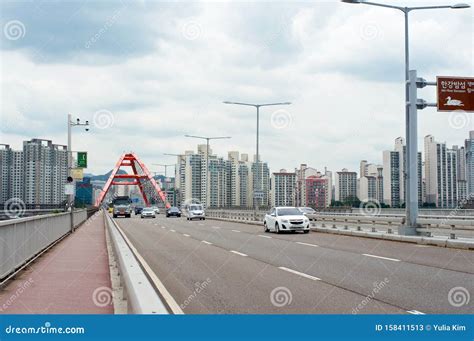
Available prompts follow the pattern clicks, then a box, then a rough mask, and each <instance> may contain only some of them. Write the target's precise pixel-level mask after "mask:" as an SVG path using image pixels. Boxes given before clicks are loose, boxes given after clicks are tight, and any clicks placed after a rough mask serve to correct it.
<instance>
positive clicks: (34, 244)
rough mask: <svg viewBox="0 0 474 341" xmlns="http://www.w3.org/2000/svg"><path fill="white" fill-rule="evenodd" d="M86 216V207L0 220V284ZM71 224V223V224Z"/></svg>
mask: <svg viewBox="0 0 474 341" xmlns="http://www.w3.org/2000/svg"><path fill="white" fill-rule="evenodd" d="M86 219H87V212H86V210H85V209H84V210H77V211H74V212H73V214H72V216H71V213H70V212H66V213H56V214H46V215H39V216H33V217H27V218H18V219H11V220H4V221H0V283H1V284H3V283H5V282H6V281H7V280H8V279H9V278H10V277H11V276H12V275H14V274H15V273H17V272H18V271H19V270H21V269H22V268H24V267H25V265H27V264H29V263H30V262H31V261H32V260H34V259H36V258H37V257H38V256H39V255H41V254H42V253H43V252H44V251H46V250H47V249H49V248H50V247H52V246H53V245H54V244H56V243H57V242H58V241H59V240H61V239H62V238H64V237H65V236H66V235H68V234H69V233H70V232H71V231H72V230H73V229H74V228H76V227H78V226H79V225H80V224H82V223H83V222H84V221H85V220H86ZM71 223H72V224H71Z"/></svg>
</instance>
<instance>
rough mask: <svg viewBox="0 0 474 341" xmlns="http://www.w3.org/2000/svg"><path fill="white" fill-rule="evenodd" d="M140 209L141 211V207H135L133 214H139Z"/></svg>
mask: <svg viewBox="0 0 474 341" xmlns="http://www.w3.org/2000/svg"><path fill="white" fill-rule="evenodd" d="M142 211H143V207H138V206H136V207H135V215H139V214H141V213H142Z"/></svg>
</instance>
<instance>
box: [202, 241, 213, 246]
mask: <svg viewBox="0 0 474 341" xmlns="http://www.w3.org/2000/svg"><path fill="white" fill-rule="evenodd" d="M201 243H204V244H207V245H212V243H211V242H208V241H207V240H201Z"/></svg>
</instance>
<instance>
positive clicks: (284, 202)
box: [271, 169, 296, 206]
mask: <svg viewBox="0 0 474 341" xmlns="http://www.w3.org/2000/svg"><path fill="white" fill-rule="evenodd" d="M271 187H272V189H271V198H272V200H271V201H272V206H295V201H296V173H294V172H293V173H292V172H287V171H286V170H285V169H282V170H280V171H279V172H278V173H273V174H272V183H271Z"/></svg>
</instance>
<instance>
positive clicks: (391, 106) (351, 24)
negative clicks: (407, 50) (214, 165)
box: [0, 2, 474, 173]
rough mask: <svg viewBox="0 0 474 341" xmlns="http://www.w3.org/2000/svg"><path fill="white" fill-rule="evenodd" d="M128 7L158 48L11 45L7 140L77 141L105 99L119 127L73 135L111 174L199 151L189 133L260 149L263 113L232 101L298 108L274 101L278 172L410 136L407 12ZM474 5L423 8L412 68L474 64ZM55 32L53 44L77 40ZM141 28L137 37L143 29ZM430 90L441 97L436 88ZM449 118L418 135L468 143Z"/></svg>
mask: <svg viewBox="0 0 474 341" xmlns="http://www.w3.org/2000/svg"><path fill="white" fill-rule="evenodd" d="M127 6H128V7H127V11H132V12H131V13H132V14H133V15H132V16H131V19H130V18H128V17H127V15H128V12H127V13H125V14H124V15H123V16H121V18H119V19H118V21H117V23H116V24H115V25H116V26H117V27H119V28H121V25H122V22H121V21H120V20H127V19H128V20H132V21H133V20H141V21H142V23H141V25H140V27H141V28H143V27H145V28H147V29H148V30H149V31H147V32H146V39H145V40H146V41H147V42H148V41H149V46H145V48H143V49H141V50H140V51H142V50H143V51H142V52H140V53H138V52H137V53H130V54H123V55H120V57H117V56H114V54H113V51H108V53H107V55H104V54H103V51H102V50H101V49H100V48H99V49H97V50H94V51H83V50H81V51H80V54H79V55H78V57H75V58H72V59H70V57H69V55H70V54H68V53H64V54H63V57H61V56H59V55H58V56H57V58H55V59H54V61H52V60H50V59H48V61H49V62H48V63H43V62H41V60H38V59H35V58H32V57H31V54H30V53H29V52H28V49H27V48H25V47H24V46H22V48H21V49H12V48H10V49H9V50H3V51H2V52H1V62H2V85H1V90H2V92H1V94H2V106H1V117H0V118H1V122H2V124H1V125H2V128H1V130H2V132H3V134H2V136H1V140H2V141H1V142H2V143H11V144H13V145H15V146H16V147H18V148H19V147H20V144H21V140H22V139H29V138H33V137H43V138H52V139H53V140H54V141H55V142H56V143H65V142H66V124H65V122H66V114H67V113H69V112H71V113H73V114H74V115H78V116H79V117H81V118H82V119H84V120H85V119H89V120H90V121H92V117H93V115H94V113H95V112H96V111H98V110H101V109H106V110H109V111H110V112H112V113H113V115H114V125H113V126H112V127H111V128H109V129H104V130H100V129H94V128H92V129H91V132H90V133H87V134H86V133H79V131H78V130H77V131H75V133H74V141H73V142H74V149H80V150H88V151H89V153H90V156H89V157H90V169H89V171H92V172H96V173H103V172H106V171H108V170H109V169H110V168H112V167H113V165H114V164H115V162H116V159H117V158H118V156H119V155H120V154H121V153H122V152H124V151H129V150H133V151H135V152H137V153H138V155H139V156H140V155H143V158H144V161H145V162H146V163H148V164H151V163H163V162H166V163H168V161H172V158H170V159H163V158H164V157H163V155H162V153H164V152H172V153H178V152H183V151H184V150H189V149H195V145H196V144H197V142H198V141H195V140H192V139H187V138H185V137H184V136H183V135H184V134H186V133H189V134H198V135H230V136H232V137H233V138H232V139H231V140H229V141H218V142H216V143H215V144H214V145H213V146H212V147H213V150H214V151H215V152H217V153H218V154H220V155H222V156H226V155H227V151H229V150H239V151H241V152H244V153H249V154H253V153H254V150H255V112H254V110H253V109H252V108H247V107H234V106H227V105H224V104H222V101H223V100H236V101H254V102H269V101H275V100H276V101H287V100H288V101H292V102H293V105H291V106H290V107H286V108H284V109H285V110H288V112H289V113H290V115H291V118H292V120H291V125H290V126H289V127H287V128H285V129H275V128H273V127H272V125H271V121H270V120H271V114H272V112H273V111H274V110H276V109H277V108H271V107H270V108H264V109H262V115H261V129H262V134H261V142H262V143H261V153H262V156H263V158H264V159H265V160H267V161H268V162H269V164H270V166H271V168H272V169H273V170H278V169H280V168H287V169H291V168H293V167H295V166H298V165H299V164H300V163H308V164H310V165H312V166H314V167H317V168H322V167H324V166H328V167H329V169H331V170H338V169H340V168H342V167H348V168H351V169H357V164H358V161H359V160H360V159H368V160H370V161H373V162H381V157H382V150H383V149H386V148H391V146H392V144H393V140H394V139H395V138H396V137H397V136H400V135H404V113H403V102H404V90H403V83H402V82H401V81H402V79H403V64H402V61H403V48H402V47H403V40H402V35H403V31H402V16H401V13H392V12H391V11H389V10H383V9H375V8H368V6H351V5H346V4H340V3H335V2H332V3H329V2H327V3H323V4H319V3H299V4H291V3H278V4H271V3H267V4H266V5H259V4H252V3H237V4H234V3H199V4H193V6H191V7H186V6H187V4H186V3H184V4H183V3H180V4H166V5H163V6H151V7H150V8H148V7H146V6H145V7H146V8H144V7H140V6H138V5H134V4H133V3H127ZM134 6H136V7H134ZM141 6H143V5H141ZM140 8H141V9H140ZM82 12H83V13H89V11H87V10H84V9H83V10H82ZM111 13H113V11H112V10H111ZM140 13H142V14H143V15H142V16H141V15H140ZM470 14H471V13H469V11H467V13H463V11H455V12H454V11H453V12H452V13H449V15H448V13H436V12H430V13H426V14H424V15H423V14H414V15H412V19H411V36H412V37H413V38H412V43H411V47H412V51H413V56H412V65H414V66H416V67H418V68H419V69H420V75H422V76H423V77H425V78H428V79H432V78H433V77H434V76H435V75H436V74H466V75H469V74H472V48H471V49H469V48H466V47H465V46H469V42H470V39H472V24H471V18H470ZM103 17H104V18H107V15H104V16H103ZM96 21H97V18H96V19H95V22H96ZM26 24H27V25H26V27H27V29H28V27H31V25H28V23H26ZM99 24H100V23H99ZM97 25H98V24H95V26H94V27H92V28H89V29H88V30H85V31H87V34H85V36H84V37H82V36H80V37H79V38H78V39H79V41H81V42H83V41H85V40H84V39H86V38H87V37H89V36H90V35H89V32H90V31H93V32H95V30H96V29H97V27H99V28H100V25H98V26H97ZM186 25H188V26H186ZM189 25H191V26H189ZM127 27H133V25H128V26H127ZM186 28H187V29H188V30H187V31H186ZM57 30H60V28H57ZM57 30H56V31H54V32H51V34H55V35H57V37H56V40H55V41H58V40H61V39H67V38H68V33H67V31H66V32H64V33H61V32H60V31H57ZM140 32H141V31H140ZM140 32H136V33H133V34H132V35H131V36H133V37H134V39H137V40H140V39H141V35H140V34H141V33H140ZM27 34H28V31H27ZM120 34H123V30H121V29H120V30H118V31H114V29H113V28H111V29H110V30H109V31H107V32H105V33H104V35H112V36H113V41H114V42H115V44H116V45H117V46H116V48H117V50H119V51H120V50H121V49H130V48H133V46H134V44H133V43H130V35H127V38H126V41H124V46H121V45H120V44H121V42H122V41H123V40H121V35H120ZM143 34H145V33H143ZM150 37H151V38H150ZM104 41H105V38H104ZM95 44H99V45H100V44H101V40H99V41H97V42H96V43H95ZM107 44H110V41H107ZM36 45H40V44H39V42H36ZM108 46H109V45H108ZM110 46H113V45H110ZM459 46H464V47H463V48H459ZM48 48H51V49H52V48H54V46H52V47H48V46H46V47H45V49H48ZM40 52H41V51H40ZM42 52H43V53H45V51H42ZM46 52H48V50H46ZM49 52H51V51H49ZM131 52H133V51H131ZM58 53H59V52H58ZM421 93H422V94H423V96H424V98H426V99H432V97H433V93H434V89H432V88H431V89H424V90H423V91H421ZM448 119H449V117H448V115H446V114H443V113H436V112H434V110H432V109H428V110H425V111H423V112H420V114H419V120H420V124H419V136H420V141H421V139H422V137H423V136H424V135H426V134H428V133H431V134H433V135H435V136H436V137H437V139H439V140H441V141H443V140H448V142H449V143H453V144H454V143H457V144H461V143H462V141H463V139H464V138H465V137H466V136H467V131H468V130H469V129H474V127H469V126H467V127H465V128H464V129H460V130H454V129H447V128H446V127H447V122H448ZM472 122H474V120H473V121H472ZM421 146H422V144H421V142H420V147H421ZM165 160H166V161H165ZM149 168H152V167H151V166H149Z"/></svg>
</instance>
